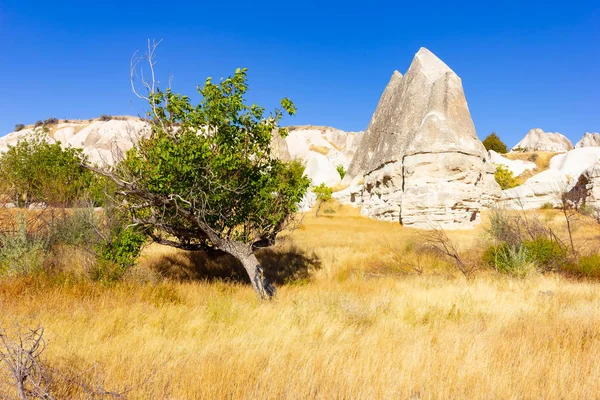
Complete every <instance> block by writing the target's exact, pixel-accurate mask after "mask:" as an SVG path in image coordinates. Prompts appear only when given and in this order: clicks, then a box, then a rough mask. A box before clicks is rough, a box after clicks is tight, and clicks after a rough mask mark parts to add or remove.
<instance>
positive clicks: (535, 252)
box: [522, 237, 567, 271]
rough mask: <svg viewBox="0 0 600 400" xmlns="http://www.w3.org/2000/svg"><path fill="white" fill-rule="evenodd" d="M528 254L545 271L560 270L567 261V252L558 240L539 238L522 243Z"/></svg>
mask: <svg viewBox="0 0 600 400" xmlns="http://www.w3.org/2000/svg"><path fill="white" fill-rule="evenodd" d="M522 247H523V248H524V249H525V250H527V254H528V255H529V258H530V259H531V260H532V261H535V263H536V264H537V266H538V267H539V268H540V269H541V270H544V271H551V270H555V269H558V268H559V267H560V266H561V265H563V264H564V263H565V262H566V261H567V250H566V248H565V247H564V246H562V245H561V244H560V243H558V242H557V241H556V240H552V239H549V238H546V237H537V238H535V239H533V240H527V241H524V242H523V243H522Z"/></svg>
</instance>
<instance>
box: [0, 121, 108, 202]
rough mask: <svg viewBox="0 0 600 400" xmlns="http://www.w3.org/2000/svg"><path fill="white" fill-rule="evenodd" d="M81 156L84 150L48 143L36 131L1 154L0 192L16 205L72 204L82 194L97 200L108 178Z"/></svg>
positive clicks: (98, 200) (80, 197)
mask: <svg viewBox="0 0 600 400" xmlns="http://www.w3.org/2000/svg"><path fill="white" fill-rule="evenodd" d="M81 157H82V156H81V150H78V149H74V148H65V149H63V148H62V147H61V146H60V143H48V142H47V141H46V140H45V139H44V137H43V135H42V134H41V133H40V132H37V133H36V134H34V135H33V136H32V137H31V138H28V139H24V140H21V141H19V142H18V143H17V144H16V145H14V146H9V148H8V151H7V152H6V153H5V154H3V155H2V156H0V193H3V194H4V195H6V196H9V197H10V198H12V199H14V201H15V203H16V204H17V205H27V204H29V203H32V202H45V203H47V204H49V205H53V206H71V205H72V204H73V203H74V202H75V201H77V200H79V199H82V198H92V200H94V201H96V203H98V202H100V201H101V200H100V198H99V197H100V196H101V186H102V181H105V180H104V179H100V178H98V177H96V176H95V175H94V174H93V173H92V172H90V171H89V170H87V169H86V168H84V167H82V165H81Z"/></svg>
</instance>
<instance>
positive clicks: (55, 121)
mask: <svg viewBox="0 0 600 400" xmlns="http://www.w3.org/2000/svg"><path fill="white" fill-rule="evenodd" d="M56 124H58V118H54V117H52V118H47V119H46V120H45V121H44V125H56Z"/></svg>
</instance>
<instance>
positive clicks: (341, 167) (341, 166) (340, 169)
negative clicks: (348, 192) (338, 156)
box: [335, 164, 346, 179]
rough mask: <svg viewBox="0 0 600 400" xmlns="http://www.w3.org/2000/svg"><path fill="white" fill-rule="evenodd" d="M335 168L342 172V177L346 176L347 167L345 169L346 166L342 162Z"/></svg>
mask: <svg viewBox="0 0 600 400" xmlns="http://www.w3.org/2000/svg"><path fill="white" fill-rule="evenodd" d="M335 169H336V170H337V172H338V174H340V178H341V179H344V177H345V176H346V169H344V166H343V165H341V164H340V165H338V166H337V167H335Z"/></svg>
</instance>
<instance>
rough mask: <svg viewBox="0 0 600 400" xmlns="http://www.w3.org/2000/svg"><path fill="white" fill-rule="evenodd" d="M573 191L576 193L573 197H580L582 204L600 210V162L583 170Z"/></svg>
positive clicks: (580, 203)
mask: <svg viewBox="0 0 600 400" xmlns="http://www.w3.org/2000/svg"><path fill="white" fill-rule="evenodd" d="M572 191H573V192H574V193H575V194H576V196H573V197H575V198H576V197H579V200H580V201H579V205H580V206H581V205H586V206H588V207H591V208H592V209H595V210H598V211H600V163H596V164H594V165H592V166H591V167H589V168H588V169H586V170H585V171H583V173H582V174H581V176H580V177H579V179H578V181H577V184H576V185H575V187H574V188H573V189H572Z"/></svg>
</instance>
